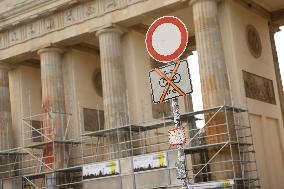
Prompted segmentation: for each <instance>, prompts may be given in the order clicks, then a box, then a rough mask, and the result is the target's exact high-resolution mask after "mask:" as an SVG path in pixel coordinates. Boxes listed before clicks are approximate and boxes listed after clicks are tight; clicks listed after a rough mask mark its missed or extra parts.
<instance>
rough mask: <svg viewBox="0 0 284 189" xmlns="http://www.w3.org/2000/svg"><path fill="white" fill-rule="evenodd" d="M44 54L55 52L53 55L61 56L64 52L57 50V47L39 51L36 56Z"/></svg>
mask: <svg viewBox="0 0 284 189" xmlns="http://www.w3.org/2000/svg"><path fill="white" fill-rule="evenodd" d="M46 52H55V53H59V54H62V53H63V52H64V50H62V49H60V48H57V47H47V48H43V49H39V50H38V51H37V54H38V55H41V54H42V53H46Z"/></svg>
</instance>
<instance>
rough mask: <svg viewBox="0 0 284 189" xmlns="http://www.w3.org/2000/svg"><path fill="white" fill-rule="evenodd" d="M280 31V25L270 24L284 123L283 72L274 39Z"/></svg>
mask: <svg viewBox="0 0 284 189" xmlns="http://www.w3.org/2000/svg"><path fill="white" fill-rule="evenodd" d="M279 31H280V29H279V26H277V25H275V24H269V33H270V41H271V49H272V55H273V62H274V69H275V76H276V82H277V89H278V95H279V100H280V107H281V112H282V118H283V124H284V92H283V83H282V80H281V73H280V67H279V61H278V55H277V50H276V45H275V39H274V35H275V33H277V32H279Z"/></svg>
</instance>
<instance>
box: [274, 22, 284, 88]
mask: <svg viewBox="0 0 284 189" xmlns="http://www.w3.org/2000/svg"><path fill="white" fill-rule="evenodd" d="M280 29H281V30H282V31H280V32H277V33H276V34H275V43H276V48H277V54H278V60H279V66H280V71H281V78H282V82H283V81H284V26H282V27H280Z"/></svg>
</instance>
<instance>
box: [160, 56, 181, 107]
mask: <svg viewBox="0 0 284 189" xmlns="http://www.w3.org/2000/svg"><path fill="white" fill-rule="evenodd" d="M179 65H180V62H179V61H177V63H176V64H175V67H174V69H173V72H172V75H171V76H170V78H168V77H167V76H165V74H164V73H163V72H161V70H159V69H158V68H156V69H155V71H156V72H157V73H158V74H159V75H160V76H161V77H162V78H164V79H165V80H166V81H167V82H168V84H167V85H166V87H165V89H164V91H163V94H162V96H161V98H160V102H163V101H164V99H165V96H166V94H167V92H168V90H169V88H170V86H172V87H173V88H174V89H175V90H176V91H177V92H178V93H179V94H180V95H181V96H186V94H185V93H184V92H183V91H182V90H181V89H180V88H179V87H178V86H176V84H175V83H174V82H173V78H174V76H175V74H176V72H177V69H178V67H179Z"/></svg>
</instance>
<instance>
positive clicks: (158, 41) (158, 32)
mask: <svg viewBox="0 0 284 189" xmlns="http://www.w3.org/2000/svg"><path fill="white" fill-rule="evenodd" d="M187 42H188V32H187V28H186V26H185V24H184V23H183V22H182V21H181V20H180V19H178V18H177V17H174V16H163V17H160V18H158V19H157V20H155V21H154V22H153V23H152V24H151V26H150V27H149V29H148V31H147V34H146V39H145V43H146V48H147V51H148V53H149V54H150V56H151V57H152V58H154V59H155V60H157V61H159V62H164V63H167V62H170V61H173V60H175V59H177V58H179V57H180V56H181V55H182V53H183V52H184V51H185V49H186V45H187Z"/></svg>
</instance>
